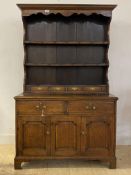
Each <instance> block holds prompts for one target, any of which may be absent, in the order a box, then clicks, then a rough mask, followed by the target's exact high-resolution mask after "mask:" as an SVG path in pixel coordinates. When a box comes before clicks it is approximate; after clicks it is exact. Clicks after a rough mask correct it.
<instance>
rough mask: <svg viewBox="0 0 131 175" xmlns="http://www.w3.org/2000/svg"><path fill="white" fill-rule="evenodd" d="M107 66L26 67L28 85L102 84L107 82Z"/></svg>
mask: <svg viewBox="0 0 131 175" xmlns="http://www.w3.org/2000/svg"><path fill="white" fill-rule="evenodd" d="M107 70H108V68H107V67H28V68H26V82H25V84H29V85H33V84H36V85H41V84H42V85H58V84H59V85H63V86H64V85H72V86H75V85H102V84H107V81H108V80H107V76H106V75H107Z"/></svg>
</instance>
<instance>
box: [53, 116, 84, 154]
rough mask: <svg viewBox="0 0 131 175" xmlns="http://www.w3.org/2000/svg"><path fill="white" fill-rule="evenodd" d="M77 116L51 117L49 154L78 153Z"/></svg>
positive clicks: (78, 118)
mask: <svg viewBox="0 0 131 175" xmlns="http://www.w3.org/2000/svg"><path fill="white" fill-rule="evenodd" d="M80 125H81V117H79V116H52V117H51V154H52V156H65V157H66V156H67V157H68V156H77V155H79V154H80Z"/></svg>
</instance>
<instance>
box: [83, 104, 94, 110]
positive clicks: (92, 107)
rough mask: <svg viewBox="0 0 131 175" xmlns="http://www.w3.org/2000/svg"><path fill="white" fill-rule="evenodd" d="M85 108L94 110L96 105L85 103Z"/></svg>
mask: <svg viewBox="0 0 131 175" xmlns="http://www.w3.org/2000/svg"><path fill="white" fill-rule="evenodd" d="M85 108H86V109H87V110H96V106H94V105H87V106H86V107H85Z"/></svg>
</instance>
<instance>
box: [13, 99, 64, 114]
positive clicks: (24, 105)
mask: <svg viewBox="0 0 131 175" xmlns="http://www.w3.org/2000/svg"><path fill="white" fill-rule="evenodd" d="M16 106H17V107H16V109H17V114H21V115H22V114H25V115H29V114H30V115H42V113H43V114H63V113H64V111H65V105H64V102H63V101H33V100H32V101H20V102H17V105H16Z"/></svg>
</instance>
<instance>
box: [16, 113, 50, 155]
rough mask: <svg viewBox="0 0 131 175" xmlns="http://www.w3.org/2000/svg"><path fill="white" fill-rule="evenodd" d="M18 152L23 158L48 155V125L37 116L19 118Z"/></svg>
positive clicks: (47, 122)
mask: <svg viewBox="0 0 131 175" xmlns="http://www.w3.org/2000/svg"><path fill="white" fill-rule="evenodd" d="M17 124H18V125H17V126H18V129H17V131H18V134H17V136H18V147H19V148H18V150H19V151H18V152H19V155H23V156H45V155H49V153H50V135H49V134H50V123H49V121H48V120H45V119H42V117H38V116H33V117H31V116H28V117H19V118H18V119H17Z"/></svg>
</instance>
